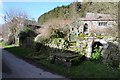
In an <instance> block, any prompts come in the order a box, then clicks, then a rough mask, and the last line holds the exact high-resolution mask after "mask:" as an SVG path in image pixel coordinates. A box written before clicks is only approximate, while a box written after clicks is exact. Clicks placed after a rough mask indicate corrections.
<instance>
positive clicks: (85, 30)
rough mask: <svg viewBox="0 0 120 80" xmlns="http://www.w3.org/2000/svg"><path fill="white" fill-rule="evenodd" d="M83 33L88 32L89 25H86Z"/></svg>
mask: <svg viewBox="0 0 120 80" xmlns="http://www.w3.org/2000/svg"><path fill="white" fill-rule="evenodd" d="M83 32H88V24H87V23H85V25H84V28H83Z"/></svg>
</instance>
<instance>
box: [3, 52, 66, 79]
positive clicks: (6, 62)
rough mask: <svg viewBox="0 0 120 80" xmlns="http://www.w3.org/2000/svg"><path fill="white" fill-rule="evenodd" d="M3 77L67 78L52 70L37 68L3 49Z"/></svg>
mask: <svg viewBox="0 0 120 80" xmlns="http://www.w3.org/2000/svg"><path fill="white" fill-rule="evenodd" d="M2 77H3V78H65V77H64V76H60V75H57V74H53V73H51V72H47V71H44V70H43V69H40V68H37V67H35V66H33V65H31V64H29V63H27V62H25V61H23V60H22V59H19V58H17V57H16V56H14V55H13V54H11V53H10V52H8V51H5V50H2Z"/></svg>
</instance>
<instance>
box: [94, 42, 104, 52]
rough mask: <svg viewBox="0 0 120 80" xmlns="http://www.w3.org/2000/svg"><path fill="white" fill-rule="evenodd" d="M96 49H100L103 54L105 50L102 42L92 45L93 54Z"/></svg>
mask: <svg viewBox="0 0 120 80" xmlns="http://www.w3.org/2000/svg"><path fill="white" fill-rule="evenodd" d="M95 49H98V50H99V51H100V52H101V51H102V50H103V44H102V43H100V42H94V43H93V44H92V53H94V52H95Z"/></svg>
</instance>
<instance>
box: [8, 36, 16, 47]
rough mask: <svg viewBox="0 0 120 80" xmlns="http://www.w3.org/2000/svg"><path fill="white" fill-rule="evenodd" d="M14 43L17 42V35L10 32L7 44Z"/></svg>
mask: <svg viewBox="0 0 120 80" xmlns="http://www.w3.org/2000/svg"><path fill="white" fill-rule="evenodd" d="M12 44H15V36H14V35H13V34H10V35H9V38H8V41H7V43H6V45H12Z"/></svg>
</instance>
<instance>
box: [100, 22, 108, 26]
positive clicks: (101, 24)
mask: <svg viewBox="0 0 120 80" xmlns="http://www.w3.org/2000/svg"><path fill="white" fill-rule="evenodd" d="M98 25H99V26H107V22H99V23H98Z"/></svg>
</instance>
